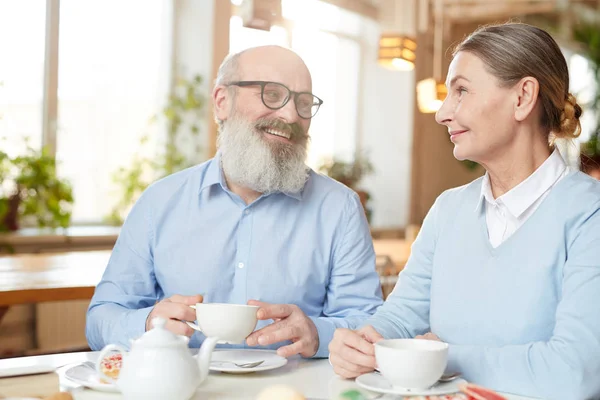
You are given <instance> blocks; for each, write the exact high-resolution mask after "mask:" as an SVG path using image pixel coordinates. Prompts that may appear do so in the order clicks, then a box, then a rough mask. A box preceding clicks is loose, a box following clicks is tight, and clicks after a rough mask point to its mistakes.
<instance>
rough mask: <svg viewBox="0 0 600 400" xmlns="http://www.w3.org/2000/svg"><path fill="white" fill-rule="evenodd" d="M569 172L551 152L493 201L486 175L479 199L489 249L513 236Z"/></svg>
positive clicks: (557, 154)
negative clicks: (526, 176) (531, 171)
mask: <svg viewBox="0 0 600 400" xmlns="http://www.w3.org/2000/svg"><path fill="white" fill-rule="evenodd" d="M569 172H570V170H569V168H568V167H567V164H566V163H565V161H564V160H563V158H562V156H561V155H560V152H559V151H558V150H557V149H555V150H554V152H552V154H551V155H550V157H548V159H546V161H544V163H543V164H542V165H540V167H539V168H538V169H536V170H535V171H534V172H533V174H531V175H530V176H529V177H528V178H527V179H525V180H524V181H523V182H521V183H519V184H518V185H517V186H515V187H514V188H512V189H511V190H509V191H508V192H506V193H504V194H503V195H502V196H500V197H498V198H497V199H494V196H493V194H492V188H491V186H490V177H489V175H488V174H487V173H486V174H485V176H484V177H483V182H482V185H481V197H483V198H484V199H485V203H486V207H485V210H486V212H485V218H486V222H487V228H488V235H489V239H490V243H491V245H492V246H493V247H498V246H499V245H500V244H501V243H502V242H504V241H505V240H506V239H508V238H509V237H510V236H511V235H512V234H513V233H515V231H516V230H517V229H519V227H520V226H521V225H523V223H524V222H525V221H527V218H529V217H530V216H531V215H532V214H533V213H534V212H535V210H536V209H537V208H538V207H539V205H540V204H541V203H542V201H543V200H544V199H545V198H546V196H547V195H548V193H550V190H551V189H552V188H553V187H554V185H556V183H557V182H558V181H560V180H561V179H562V178H564V177H565V176H566V175H567V174H568V173H569ZM479 204H482V202H480V203H479Z"/></svg>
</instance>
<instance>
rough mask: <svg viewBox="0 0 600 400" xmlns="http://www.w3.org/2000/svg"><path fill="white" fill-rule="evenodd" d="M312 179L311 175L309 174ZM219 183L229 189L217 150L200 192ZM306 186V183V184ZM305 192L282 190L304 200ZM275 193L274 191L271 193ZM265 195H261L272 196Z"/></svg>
mask: <svg viewBox="0 0 600 400" xmlns="http://www.w3.org/2000/svg"><path fill="white" fill-rule="evenodd" d="M309 179H310V175H309ZM216 184H219V185H221V188H222V189H223V190H226V191H229V188H228V187H227V182H226V181H225V175H224V173H223V166H222V165H221V153H220V152H217V154H216V155H215V157H214V158H213V159H212V160H211V161H210V164H209V166H208V169H207V170H206V174H205V175H204V179H203V180H202V185H200V192H202V191H203V190H204V189H205V188H207V187H210V186H213V185H216ZM304 187H306V184H305V185H304ZM303 192H304V188H302V190H300V191H299V192H297V193H287V192H281V193H283V194H284V195H286V196H288V197H291V198H293V199H296V200H302V194H303ZM271 194H274V193H271ZM271 194H268V195H263V196H261V197H266V196H270V195H271Z"/></svg>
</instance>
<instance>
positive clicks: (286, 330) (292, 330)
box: [246, 320, 301, 346]
mask: <svg viewBox="0 0 600 400" xmlns="http://www.w3.org/2000/svg"><path fill="white" fill-rule="evenodd" d="M290 335H297V336H290ZM300 335H301V330H300V328H299V327H297V326H295V325H293V324H290V323H289V321H287V320H282V321H279V322H274V323H272V324H270V325H267V326H265V327H264V328H262V329H259V330H257V331H256V332H253V333H252V334H251V335H250V336H248V337H247V338H246V343H247V344H248V345H249V346H256V345H259V344H260V345H261V346H266V345H269V344H273V343H277V342H282V341H284V340H290V339H293V338H296V337H300Z"/></svg>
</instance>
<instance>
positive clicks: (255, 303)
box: [248, 300, 271, 307]
mask: <svg viewBox="0 0 600 400" xmlns="http://www.w3.org/2000/svg"><path fill="white" fill-rule="evenodd" d="M270 304H271V303H265V302H264V301H258V300H248V305H249V306H259V307H265V306H268V305H270Z"/></svg>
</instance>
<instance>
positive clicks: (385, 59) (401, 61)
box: [378, 34, 417, 71]
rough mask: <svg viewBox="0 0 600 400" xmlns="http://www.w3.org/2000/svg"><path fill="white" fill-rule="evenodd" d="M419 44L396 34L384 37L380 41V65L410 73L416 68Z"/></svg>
mask: <svg viewBox="0 0 600 400" xmlns="http://www.w3.org/2000/svg"><path fill="white" fill-rule="evenodd" d="M416 50H417V42H415V41H414V39H411V38H408V37H405V36H401V35H394V34H385V35H382V36H381V38H380V39H379V56H378V61H379V64H381V65H383V66H385V67H387V68H391V69H395V70H399V71H410V70H412V69H413V68H414V67H415V59H416V58H417V55H416Z"/></svg>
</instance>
